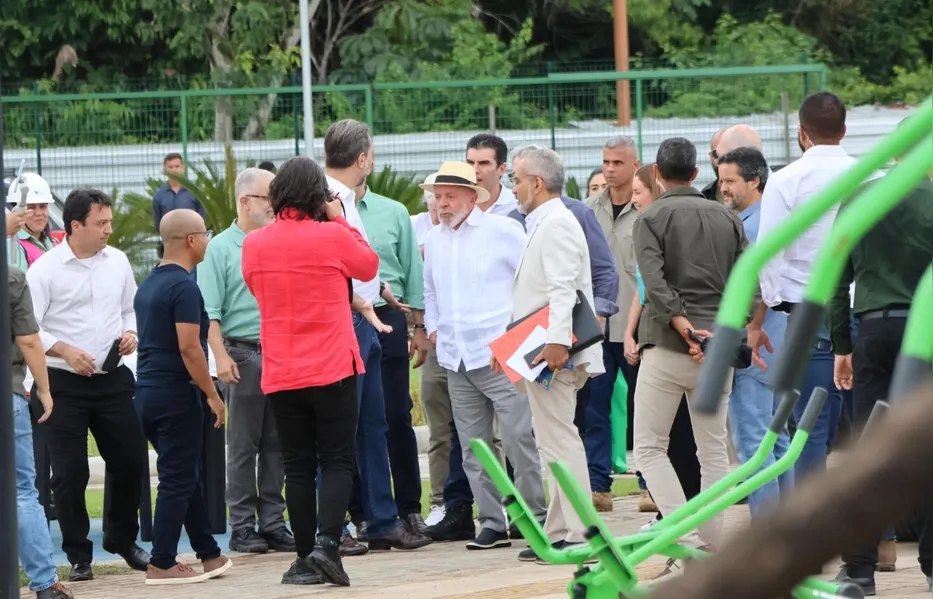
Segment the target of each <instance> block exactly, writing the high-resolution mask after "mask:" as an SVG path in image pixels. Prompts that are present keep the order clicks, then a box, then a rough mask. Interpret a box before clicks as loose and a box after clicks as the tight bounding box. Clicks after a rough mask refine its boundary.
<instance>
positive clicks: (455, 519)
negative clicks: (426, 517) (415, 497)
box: [424, 505, 476, 542]
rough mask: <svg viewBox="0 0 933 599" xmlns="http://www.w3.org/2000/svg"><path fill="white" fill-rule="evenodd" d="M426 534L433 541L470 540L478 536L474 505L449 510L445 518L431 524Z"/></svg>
mask: <svg viewBox="0 0 933 599" xmlns="http://www.w3.org/2000/svg"><path fill="white" fill-rule="evenodd" d="M424 534H425V535H426V536H427V537H428V538H430V539H431V540H433V541H439V542H443V541H470V540H472V539H473V538H474V537H475V536H476V524H474V523H473V506H471V505H466V506H462V507H459V508H454V509H452V510H447V512H446V513H445V514H444V519H443V520H441V521H440V522H438V523H437V524H435V525H434V526H429V527H428V528H427V529H426V530H425V531H424Z"/></svg>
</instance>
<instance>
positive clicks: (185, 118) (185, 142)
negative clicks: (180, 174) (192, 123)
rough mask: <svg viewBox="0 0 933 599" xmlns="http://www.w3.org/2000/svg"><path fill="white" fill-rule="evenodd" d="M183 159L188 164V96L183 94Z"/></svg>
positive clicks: (185, 93)
mask: <svg viewBox="0 0 933 599" xmlns="http://www.w3.org/2000/svg"><path fill="white" fill-rule="evenodd" d="M181 157H182V160H183V161H184V163H185V164H188V94H187V92H181Z"/></svg>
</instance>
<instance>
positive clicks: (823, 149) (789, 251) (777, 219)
mask: <svg viewBox="0 0 933 599" xmlns="http://www.w3.org/2000/svg"><path fill="white" fill-rule="evenodd" d="M855 163H856V160H855V158H852V157H851V156H849V155H848V154H847V153H846V151H845V150H843V149H842V147H841V146H813V147H812V148H810V149H809V150H807V151H806V152H804V153H803V155H802V156H801V157H800V158H799V159H798V160H797V161H795V162H792V163H791V164H789V165H787V166H785V167H784V168H782V169H781V170H779V171H777V172H776V173H774V174H773V175H772V176H771V177H769V178H768V184H767V185H766V186H765V190H764V193H763V194H762V196H761V224H760V225H759V227H758V239H762V238H764V237H765V235H767V234H768V233H770V232H771V231H772V230H773V229H775V228H776V227H778V226H779V225H780V224H781V223H782V222H783V221H784V220H785V219H786V218H787V217H788V216H790V214H791V212H793V211H794V210H796V209H797V208H798V207H799V206H801V205H802V204H804V203H805V202H807V201H809V200H810V199H812V198H813V197H814V196H815V195H816V194H817V193H819V192H820V191H821V190H822V189H823V188H824V187H826V186H827V185H829V184H830V183H832V182H833V181H834V180H835V179H836V178H838V177H839V175H841V174H842V173H844V172H845V171H847V170H849V169H850V168H851V167H852V166H853V165H854V164H855ZM880 176H882V175H881V173H880V172H875V173H874V174H873V175H872V176H871V177H869V180H872V179H875V178H877V177H880ZM837 212H838V206H834V207H833V208H832V209H831V210H830V211H829V212H827V213H826V214H825V215H823V217H822V218H820V220H818V221H817V222H816V223H814V224H813V226H812V227H810V228H809V229H808V230H807V231H806V232H805V233H804V234H803V235H802V236H801V237H798V238H797V239H796V240H795V241H794V242H793V243H792V244H790V245H789V246H787V248H785V249H784V250H782V251H781V252H780V253H778V254H777V255H775V256H774V258H772V259H771V261H770V262H768V264H767V265H766V266H765V267H764V268H763V269H762V271H761V273H760V274H759V282H760V284H761V296H762V300H764V302H765V303H766V304H767V305H768V306H771V307H773V306H777V305H778V304H780V303H782V302H789V303H792V304H797V303H800V302H802V301H803V290H804V287H806V284H807V282H808V281H809V279H810V273H811V271H812V270H813V262H814V261H815V260H816V257H817V254H818V252H819V249H820V246H821V245H823V243H825V241H826V239H827V238H828V237H829V233H830V230H831V229H832V226H833V221H834V220H835V219H836V213H837Z"/></svg>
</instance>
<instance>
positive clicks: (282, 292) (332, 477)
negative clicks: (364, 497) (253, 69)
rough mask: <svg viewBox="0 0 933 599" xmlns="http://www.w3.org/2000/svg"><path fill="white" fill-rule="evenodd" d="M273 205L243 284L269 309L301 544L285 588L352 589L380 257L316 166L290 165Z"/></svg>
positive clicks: (266, 354)
mask: <svg viewBox="0 0 933 599" xmlns="http://www.w3.org/2000/svg"><path fill="white" fill-rule="evenodd" d="M269 200H270V202H271V204H272V210H273V211H274V212H275V216H276V220H275V222H273V223H272V224H270V225H268V226H267V227H263V228H261V229H258V230H256V231H253V232H252V233H250V234H249V235H248V236H247V237H246V239H245V240H244V241H243V280H244V281H245V282H246V286H247V288H249V290H250V292H251V293H252V294H253V296H254V297H255V298H256V302H257V303H258V304H259V315H260V329H259V338H260V343H261V344H262V350H263V351H262V391H263V393H265V394H266V395H268V396H269V402H270V404H271V406H272V412H273V414H274V415H275V421H276V425H277V427H278V432H279V441H280V443H281V444H282V454H283V457H284V461H285V501H286V502H287V505H288V512H289V515H290V517H291V525H292V532H293V534H294V536H295V545H296V552H297V559H296V560H295V561H294V562H293V563H292V565H291V567H290V568H289V569H288V571H287V572H286V573H285V575H284V577H283V579H282V582H283V583H284V584H301V585H312V584H321V583H330V584H336V585H340V586H348V585H349V584H350V578H349V576H347V573H346V571H345V570H344V568H343V564H342V561H341V558H340V549H339V547H340V539H341V532H342V529H343V521H344V516H345V515H346V513H347V508H348V506H349V503H350V493H351V490H352V488H353V477H354V473H355V457H356V442H355V440H356V426H357V409H358V406H357V380H358V377H359V376H360V375H362V374H363V373H364V372H365V371H366V369H365V366H364V363H363V359H362V357H361V356H360V348H359V344H358V343H357V340H356V335H355V333H354V325H353V320H352V319H351V317H350V282H349V280H350V279H357V280H362V281H369V280H371V279H373V278H374V277H375V276H376V273H377V271H378V268H379V257H378V256H377V255H376V253H375V252H374V251H373V250H372V248H370V247H369V244H368V243H367V242H366V240H365V239H364V238H363V236H362V234H361V233H360V232H359V231H358V230H357V229H355V228H354V227H352V226H351V225H350V224H349V223H348V222H347V220H346V219H345V218H344V216H343V207H342V206H341V202H340V200H339V199H335V198H334V195H333V193H332V192H331V190H330V189H329V188H328V184H327V180H326V179H325V177H324V173H323V171H322V170H321V168H320V167H319V166H318V165H317V164H316V163H315V162H314V161H313V160H311V159H310V158H307V157H304V156H300V157H297V158H292V159H291V160H289V161H287V162H286V163H285V164H283V165H282V167H281V168H280V169H279V172H278V173H277V174H276V176H275V178H274V179H273V180H272V183H271V184H270V186H269ZM384 442H385V440H384V439H383V443H384ZM383 447H385V445H383ZM319 469H320V476H321V485H320V490H318V487H317V477H318V471H319ZM318 498H320V501H319V500H318Z"/></svg>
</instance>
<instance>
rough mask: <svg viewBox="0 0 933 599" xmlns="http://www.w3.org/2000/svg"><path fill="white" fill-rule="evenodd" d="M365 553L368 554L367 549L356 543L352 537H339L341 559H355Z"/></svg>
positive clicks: (347, 535)
mask: <svg viewBox="0 0 933 599" xmlns="http://www.w3.org/2000/svg"><path fill="white" fill-rule="evenodd" d="M367 553H369V547H367V546H366V545H363V544H362V543H360V542H358V541H357V540H356V539H354V538H353V536H352V535H349V534H345V535H342V536H341V537H340V555H342V556H343V557H355V556H357V555H366V554H367Z"/></svg>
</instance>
